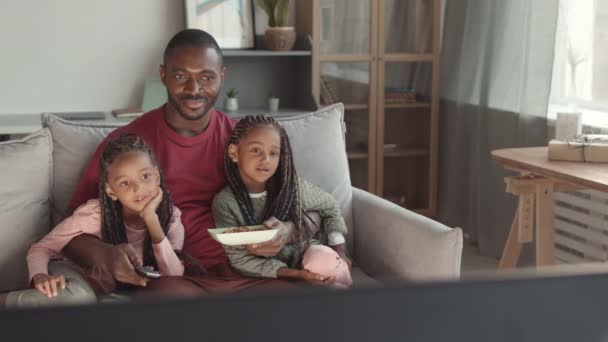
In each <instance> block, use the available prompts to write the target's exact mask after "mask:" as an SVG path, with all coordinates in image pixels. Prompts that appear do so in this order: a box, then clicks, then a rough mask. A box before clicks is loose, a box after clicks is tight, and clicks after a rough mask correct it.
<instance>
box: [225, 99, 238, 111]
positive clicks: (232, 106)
mask: <svg viewBox="0 0 608 342" xmlns="http://www.w3.org/2000/svg"><path fill="white" fill-rule="evenodd" d="M224 109H225V110H226V111H227V112H236V111H237V110H239V100H238V99H237V98H236V97H229V98H227V99H226V102H225V103H224Z"/></svg>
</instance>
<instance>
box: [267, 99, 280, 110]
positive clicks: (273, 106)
mask: <svg viewBox="0 0 608 342" xmlns="http://www.w3.org/2000/svg"><path fill="white" fill-rule="evenodd" d="M268 110H269V111H271V112H278V111H279V98H278V97H270V98H268Z"/></svg>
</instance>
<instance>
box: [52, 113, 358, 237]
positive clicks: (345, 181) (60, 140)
mask: <svg viewBox="0 0 608 342" xmlns="http://www.w3.org/2000/svg"><path fill="white" fill-rule="evenodd" d="M278 120H279V121H280V122H281V124H282V125H283V126H284V127H285V130H286V131H287V134H288V135H289V137H290V141H291V145H292V149H293V152H294V161H295V164H296V168H297V170H298V172H299V175H300V176H301V177H303V178H304V179H306V180H308V181H310V182H312V183H313V184H315V185H317V186H319V187H320V188H321V189H324V190H325V191H327V192H329V193H331V194H332V195H333V196H334V198H335V199H336V201H337V202H338V204H339V206H340V209H341V210H342V214H343V216H344V218H345V220H346V223H347V225H348V227H349V231H350V232H351V234H349V236H348V237H347V239H348V242H349V244H351V246H352V241H353V239H352V189H351V183H350V176H349V170H348V160H347V157H346V148H345V142H344V134H345V128H344V127H345V126H344V107H343V105H342V104H335V105H332V106H329V107H325V108H323V109H321V110H319V111H316V112H312V113H306V114H301V115H297V116H292V117H285V118H278ZM42 121H43V126H44V127H48V128H49V129H50V131H51V134H52V139H53V160H54V166H53V168H54V172H53V174H54V176H53V188H52V192H51V193H52V196H51V197H52V213H53V223H54V224H57V223H58V222H59V221H61V220H62V219H63V218H64V217H65V215H66V213H67V209H68V203H69V201H70V198H71V196H72V192H73V190H74V188H75V187H76V184H77V183H78V180H79V179H80V177H81V175H82V173H83V172H84V169H85V167H86V165H87V164H88V161H89V159H90V158H91V156H92V155H93V153H94V152H95V149H96V148H97V146H98V145H99V143H100V142H101V141H102V140H103V138H104V137H105V136H107V135H108V133H110V132H111V131H112V130H113V129H115V128H116V127H117V126H116V125H115V124H113V125H98V124H85V123H79V122H74V121H66V120H63V119H60V118H57V117H55V116H53V115H44V116H43V119H42Z"/></svg>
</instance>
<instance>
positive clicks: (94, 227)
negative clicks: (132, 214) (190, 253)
mask: <svg viewBox="0 0 608 342" xmlns="http://www.w3.org/2000/svg"><path fill="white" fill-rule="evenodd" d="M180 216H181V212H180V211H179V209H178V208H176V207H173V217H172V218H171V223H170V226H169V230H168V231H167V236H166V237H165V238H164V239H163V240H162V241H161V242H160V243H157V244H154V243H153V244H152V250H153V252H154V257H155V258H156V264H157V265H158V271H159V272H160V273H161V274H163V275H172V276H181V275H183V273H184V266H183V264H182V263H181V261H180V260H179V258H178V257H177V255H176V254H175V252H174V251H173V250H174V249H175V250H181V249H182V247H183V245H184V226H183V225H182V222H181V219H180ZM125 229H126V232H127V241H129V243H130V244H131V245H132V246H133V248H134V249H135V252H136V253H137V255H138V256H139V258H140V259H142V260H143V244H144V239H145V238H146V236H147V234H148V231H147V230H146V229H143V230H142V229H133V228H130V227H128V226H126V225H125ZM81 234H89V235H93V236H96V237H98V238H99V239H101V238H102V237H101V205H100V203H99V200H98V199H92V200H89V201H88V202H87V203H85V204H83V205H82V206H80V207H78V209H76V210H75V211H74V214H73V215H72V216H70V217H68V218H66V219H65V220H63V221H62V222H61V223H60V224H58V225H57V226H56V227H55V228H53V230H52V231H51V232H50V233H48V234H47V235H46V236H45V237H43V238H42V240H40V241H39V242H37V243H35V244H33V245H32V247H30V250H29V251H28V253H27V267H28V271H29V276H30V281H31V280H32V277H33V276H34V275H36V274H38V273H42V274H48V264H49V260H51V259H52V258H61V255H60V254H59V253H61V250H62V249H63V247H65V245H67V244H68V243H69V242H70V241H71V240H72V239H73V238H75V237H77V236H78V235H81Z"/></svg>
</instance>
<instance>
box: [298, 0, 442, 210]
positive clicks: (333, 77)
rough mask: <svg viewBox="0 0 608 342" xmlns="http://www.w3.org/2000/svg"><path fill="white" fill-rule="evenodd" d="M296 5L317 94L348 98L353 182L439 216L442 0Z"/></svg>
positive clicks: (302, 1)
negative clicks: (306, 37) (308, 38)
mask: <svg viewBox="0 0 608 342" xmlns="http://www.w3.org/2000/svg"><path fill="white" fill-rule="evenodd" d="M296 11H297V18H298V19H297V24H298V25H297V28H296V30H297V31H298V32H299V33H306V34H309V35H310V36H311V37H312V40H311V50H312V73H313V78H312V85H311V89H312V93H313V96H314V97H315V99H316V101H317V103H319V104H320V105H321V106H323V105H326V104H329V103H333V102H342V103H344V105H345V123H346V127H347V134H346V139H347V142H346V145H347V146H346V148H347V151H348V153H347V155H348V158H349V163H350V169H351V181H352V183H353V185H354V186H356V187H359V188H362V189H364V190H367V191H370V192H372V193H375V194H377V195H379V196H382V197H385V198H387V199H389V200H392V201H393V202H395V203H398V204H400V205H404V206H405V207H406V208H408V209H411V210H414V211H416V212H418V213H421V214H423V215H426V216H434V215H435V214H436V210H437V194H436V192H437V139H438V135H437V134H438V133H437V132H438V105H439V21H440V1H439V0H348V1H344V0H298V1H296ZM346 16H348V17H346ZM340 23H341V24H340ZM386 146H392V148H386Z"/></svg>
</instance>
